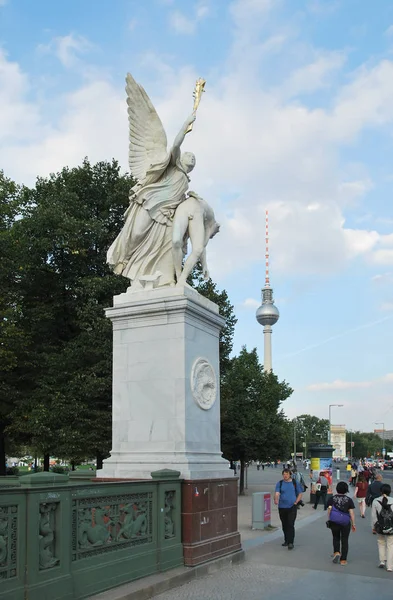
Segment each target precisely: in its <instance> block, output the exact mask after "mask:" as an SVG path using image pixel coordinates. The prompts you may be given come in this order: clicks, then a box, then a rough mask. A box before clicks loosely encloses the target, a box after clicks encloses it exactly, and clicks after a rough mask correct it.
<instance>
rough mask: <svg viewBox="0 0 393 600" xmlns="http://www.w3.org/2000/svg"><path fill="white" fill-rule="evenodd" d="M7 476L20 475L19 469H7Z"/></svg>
mask: <svg viewBox="0 0 393 600" xmlns="http://www.w3.org/2000/svg"><path fill="white" fill-rule="evenodd" d="M7 475H19V468H18V467H7Z"/></svg>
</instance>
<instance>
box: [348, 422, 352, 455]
mask: <svg viewBox="0 0 393 600" xmlns="http://www.w3.org/2000/svg"><path fill="white" fill-rule="evenodd" d="M349 433H350V434H351V463H352V429H350V430H349Z"/></svg>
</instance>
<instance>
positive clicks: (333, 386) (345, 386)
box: [306, 373, 393, 392]
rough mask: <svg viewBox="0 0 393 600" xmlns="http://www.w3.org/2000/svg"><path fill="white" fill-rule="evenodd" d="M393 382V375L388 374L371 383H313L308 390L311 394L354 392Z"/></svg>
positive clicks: (337, 381)
mask: <svg viewBox="0 0 393 600" xmlns="http://www.w3.org/2000/svg"><path fill="white" fill-rule="evenodd" d="M391 382H393V373H387V374H386V375H383V376H382V377H380V378H378V379H373V380H371V381H343V380H341V379H336V380H335V381H332V382H329V383H327V382H324V383H312V384H311V385H308V386H307V387H306V389H307V390H308V391H309V392H321V391H330V390H352V389H362V388H371V387H375V386H378V385H380V384H383V383H391Z"/></svg>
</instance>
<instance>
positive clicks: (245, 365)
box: [221, 347, 292, 462]
mask: <svg viewBox="0 0 393 600" xmlns="http://www.w3.org/2000/svg"><path fill="white" fill-rule="evenodd" d="M221 391H222V395H221V440H222V448H223V454H224V456H225V457H226V458H227V459H228V460H239V459H240V461H242V462H244V461H249V460H254V459H260V460H266V459H271V460H274V459H278V458H282V457H284V456H287V455H288V452H289V451H290V428H289V425H288V422H287V420H286V418H285V416H284V413H283V411H282V409H281V404H282V402H284V401H285V400H286V399H287V398H289V396H290V395H291V394H292V389H291V388H290V387H289V385H288V384H287V383H286V382H285V381H282V382H280V381H279V380H278V378H277V376H276V375H275V374H274V373H271V372H265V371H264V370H263V367H262V365H261V364H260V362H259V360H258V355H257V351H256V349H255V348H254V349H253V350H252V351H251V352H248V351H247V349H246V348H245V347H243V348H242V350H241V352H240V354H239V356H236V357H234V358H232V359H231V361H230V367H229V368H228V370H227V373H226V375H225V378H224V380H223V381H222V387H221Z"/></svg>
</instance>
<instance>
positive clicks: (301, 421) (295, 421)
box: [293, 417, 304, 465]
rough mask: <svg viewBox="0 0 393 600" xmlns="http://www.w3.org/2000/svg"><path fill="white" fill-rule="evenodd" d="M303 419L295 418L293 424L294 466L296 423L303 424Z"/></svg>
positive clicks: (294, 461) (294, 459)
mask: <svg viewBox="0 0 393 600" xmlns="http://www.w3.org/2000/svg"><path fill="white" fill-rule="evenodd" d="M303 421H304V418H303V419H302V418H300V417H295V420H294V423H293V464H295V465H296V427H297V424H298V422H300V423H303Z"/></svg>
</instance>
